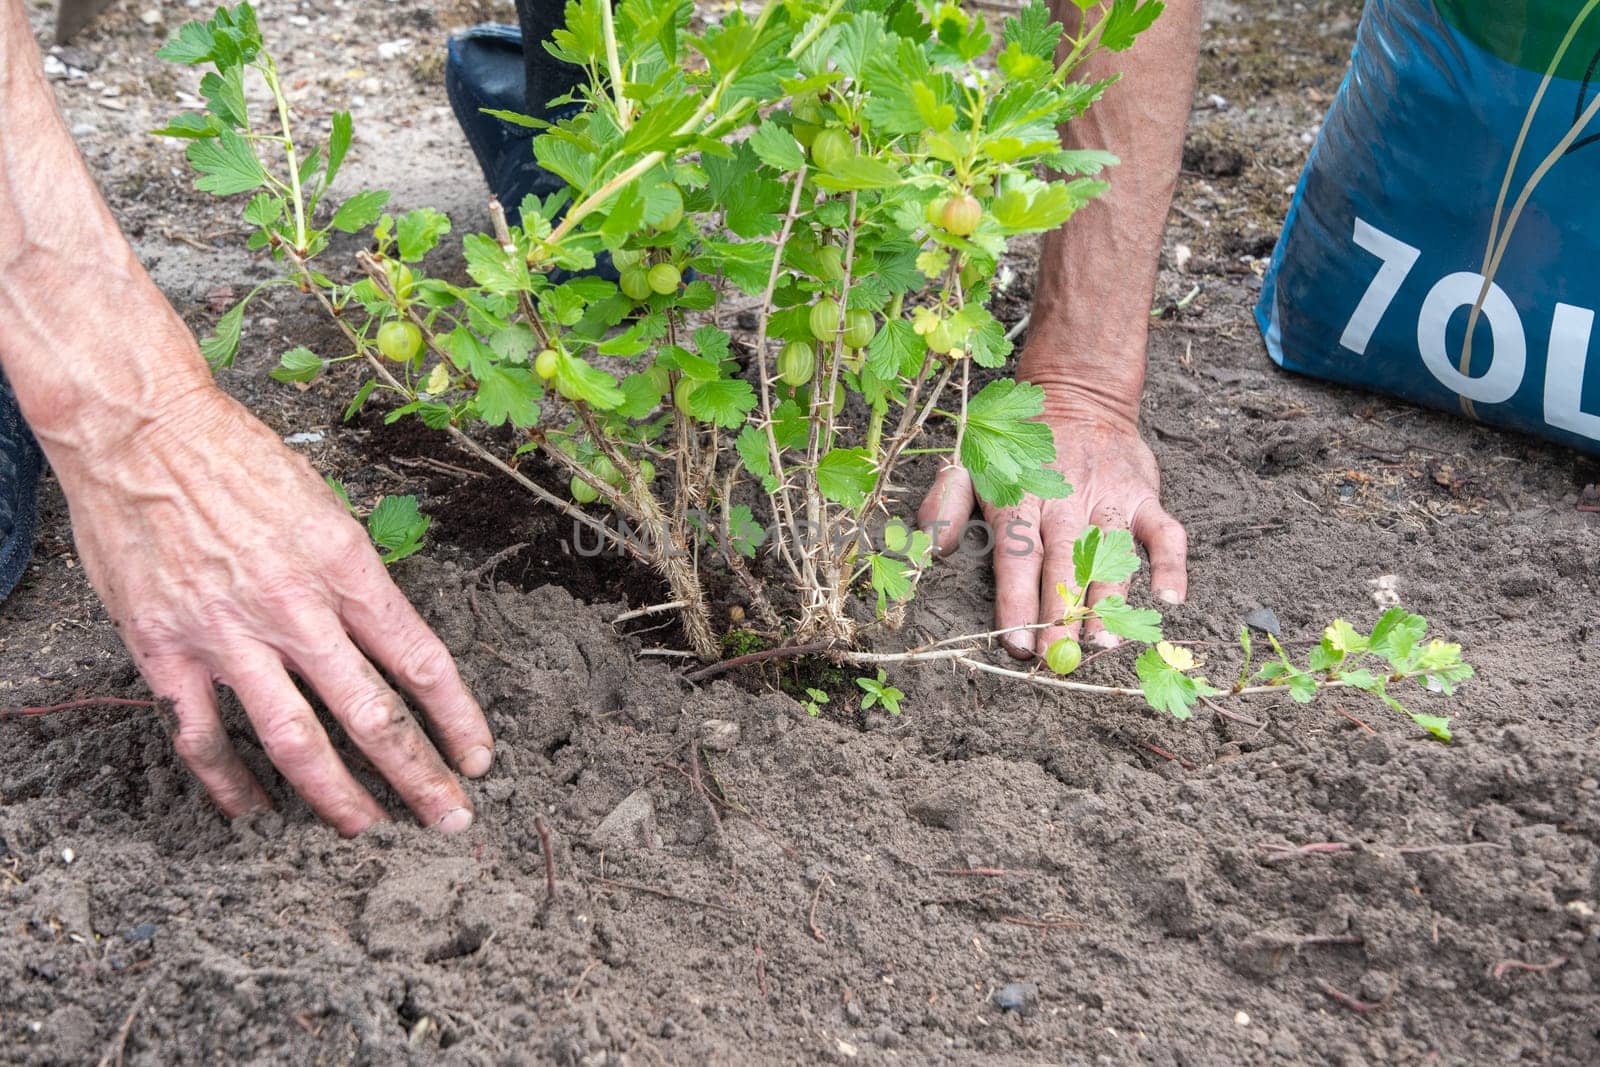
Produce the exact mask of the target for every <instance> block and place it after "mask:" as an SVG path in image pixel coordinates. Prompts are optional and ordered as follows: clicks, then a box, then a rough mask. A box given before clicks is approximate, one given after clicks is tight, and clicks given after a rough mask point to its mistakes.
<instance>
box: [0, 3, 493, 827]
mask: <svg viewBox="0 0 1600 1067" xmlns="http://www.w3.org/2000/svg"><path fill="white" fill-rule="evenodd" d="M0 115H3V116H4V124H5V126H4V130H3V132H0V364H3V366H4V368H5V371H6V375H7V377H9V378H10V380H11V382H12V384H13V386H14V387H15V389H16V393H17V399H18V402H19V404H20V405H21V407H22V411H23V415H24V416H25V417H26V418H27V420H28V422H29V423H30V425H31V426H32V427H33V429H34V431H35V433H36V435H37V436H38V437H39V440H40V443H41V444H42V445H43V447H44V450H45V453H46V455H47V456H48V457H49V459H50V463H51V466H52V467H53V468H54V470H55V472H56V476H57V477H58V478H59V479H60V482H61V486H62V489H63V491H64V492H65V493H66V496H67V501H68V504H69V505H70V507H71V511H72V525H73V535H74V538H75V540H76V542H77V545H78V551H79V554H80V556H81V557H82V559H83V564H84V569H85V571H86V573H87V574H88V576H89V579H90V581H91V582H92V583H93V584H94V587H95V589H96V591H97V592H98V593H99V594H100V596H101V598H102V599H103V600H104V601H105V604H106V608H107V610H108V611H109V612H110V614H111V617H112V619H113V620H115V622H116V624H117V627H118V630H119V632H120V634H121V636H122V639H123V642H124V643H125V644H126V645H127V646H128V651H129V652H130V653H131V654H132V656H133V658H134V662H135V663H136V664H137V665H138V667H139V670H140V671H141V673H143V675H144V677H145V679H146V680H147V681H148V682H149V684H150V687H151V689H152V691H153V692H154V693H155V694H156V695H157V696H158V697H163V698H167V699H170V700H171V701H172V703H173V710H174V712H175V715H176V724H175V734H174V744H175V746H176V748H177V751H178V753H179V755H180V756H182V757H183V759H184V760H185V762H186V763H188V765H189V767H190V768H191V769H192V770H193V771H194V772H195V774H196V775H197V776H198V777H199V778H200V780H201V781H202V782H203V783H204V785H205V786H206V788H207V789H208V790H209V791H210V792H211V794H212V796H213V797H214V798H215V799H216V801H217V803H218V805H219V806H220V807H221V808H222V809H223V811H224V812H226V813H227V814H228V815H238V814H241V813H242V812H245V811H248V810H250V809H252V808H256V807H261V806H263V805H265V804H266V803H267V796H266V794H265V792H264V791H263V790H262V788H261V786H260V784H259V783H258V782H257V781H256V780H255V778H254V777H253V776H252V775H251V773H250V771H249V770H248V769H247V768H246V767H245V765H244V763H243V762H242V761H241V760H240V758H239V756H238V754H237V753H236V752H235V750H234V748H233V744H232V742H231V741H230V740H229V738H228V736H227V734H226V732H225V730H224V728H223V724H222V719H221V717H220V715H219V714H218V710H217V704H216V694H215V690H214V684H215V683H216V682H219V681H220V682H222V683H224V684H226V685H228V686H229V687H230V688H232V689H233V690H234V691H235V693H236V694H237V695H238V697H239V699H240V701H241V703H243V704H244V706H245V710H246V711H247V712H248V714H249V716H250V719H251V722H252V725H253V726H254V727H255V730H256V733H257V734H258V736H259V737H260V739H261V743H262V746H263V748H264V749H265V750H266V752H267V755H268V756H269V757H270V758H271V759H272V761H273V763H274V764H275V765H276V766H277V768H278V770H279V771H280V772H281V773H282V774H283V776H284V777H285V778H286V779H287V780H288V781H289V782H290V784H291V785H293V786H294V788H295V789H296V790H297V791H299V792H300V794H301V795H302V796H303V797H305V799H306V801H307V802H308V803H309V804H310V805H311V807H312V808H313V809H315V810H316V812H317V813H318V814H319V815H320V816H322V817H323V818H324V819H326V820H327V821H328V822H330V823H332V824H333V825H334V826H335V827H336V828H338V829H339V830H340V831H341V832H344V833H355V832H357V831H359V830H361V829H362V828H364V827H366V826H367V825H369V824H370V823H372V822H373V821H375V820H377V819H379V818H382V817H383V811H382V809H381V808H380V807H379V806H378V804H377V803H376V801H374V800H373V798H372V796H371V795H370V794H368V793H367V791H366V790H365V789H363V788H362V787H361V785H360V784H359V783H357V781H356V780H355V778H354V777H353V776H352V775H351V773H350V771H349V770H348V769H347V768H346V767H345V765H344V763H343V762H342V761H341V760H340V759H339V757H338V755H337V753H336V752H335V751H334V749H333V746H332V744H331V743H330V741H329V739H328V737H327V734H326V733H325V731H324V730H323V728H322V726H321V725H320V723H319V722H318V720H317V717H316V716H315V714H313V712H312V709H311V707H310V705H309V704H307V702H306V700H305V698H304V697H303V696H301V695H300V692H299V690H298V689H297V688H296V687H295V685H294V683H293V682H292V680H291V679H290V677H289V672H290V671H293V672H294V673H296V674H299V675H300V676H301V677H302V678H304V679H305V680H306V681H307V682H308V683H310V684H311V686H312V687H313V688H314V689H315V690H316V691H317V693H318V695H319V696H321V697H322V699H323V700H324V701H325V702H326V704H327V705H328V707H329V709H330V710H331V711H332V712H333V713H334V715H335V717H336V718H338V719H339V721H340V723H341V725H342V726H343V728H344V729H345V731H346V732H347V733H348V734H349V735H350V737H351V738H352V740H354V741H355V742H356V743H357V744H358V745H359V746H360V747H361V748H362V750H363V751H364V752H365V753H366V755H367V756H368V758H369V759H371V760H372V762H373V764H374V765H375V766H376V767H377V768H378V769H379V770H380V771H382V772H383V773H384V775H385V777H387V778H388V779H389V781H390V783H391V784H392V785H393V786H394V788H395V789H396V791H397V792H399V793H400V795H401V796H402V797H404V799H405V800H406V801H407V803H409V804H410V805H411V807H412V809H413V810H414V811H415V812H416V813H417V815H418V817H419V818H421V819H422V820H423V822H424V823H426V824H427V825H430V826H438V827H440V828H441V829H446V830H460V829H465V828H466V827H467V826H469V825H470V824H471V822H472V811H471V805H470V803H469V802H468V800H467V797H466V794H465V793H464V792H463V791H462V789H461V786H460V783H459V782H458V781H457V780H456V778H455V776H454V775H452V774H451V773H450V771H449V770H448V769H447V768H446V766H445V764H444V762H443V761H442V760H441V759H440V757H439V753H438V752H437V751H436V750H435V749H434V747H433V744H432V743H431V742H430V741H429V739H428V737H427V735H426V734H424V733H423V731H422V728H421V726H420V725H419V724H418V723H417V722H416V721H415V720H414V719H413V718H412V717H411V714H410V712H409V711H408V710H407V708H406V705H405V702H404V701H403V700H401V699H400V697H399V696H397V695H396V694H395V693H394V691H393V690H391V689H390V688H389V685H388V684H387V683H386V682H385V680H384V678H383V676H382V675H381V674H380V673H379V671H378V667H382V668H384V669H386V670H387V671H388V672H389V674H390V675H391V676H392V677H394V678H395V679H396V681H398V682H399V683H400V684H401V685H402V686H403V687H404V688H405V689H406V690H407V691H408V692H409V693H410V694H411V696H412V697H413V698H415V699H416V701H417V702H418V703H419V704H420V705H421V706H422V707H423V708H424V709H425V710H426V711H427V712H428V717H429V720H430V722H431V725H432V726H433V730H434V734H435V736H436V737H437V738H438V741H439V744H440V747H441V748H442V749H443V750H444V752H445V754H446V755H447V756H448V757H449V759H450V760H451V762H452V763H453V764H454V765H455V766H456V767H457V768H458V769H459V770H461V771H462V772H463V773H467V774H482V773H484V772H486V771H487V770H488V769H489V765H490V762H491V754H490V746H491V745H492V743H493V742H492V740H491V738H490V735H489V729H488V726H487V724H486V723H485V722H484V719H483V715H482V712H480V711H479V709H478V707H477V705H476V703H474V702H473V699H472V697H471V695H470V694H469V693H468V692H467V691H466V688H465V687H464V686H463V685H462V682H461V678H460V676H459V675H458V674H457V672H456V668H455V665H454V663H453V662H451V659H450V656H449V654H448V652H447V651H446V650H445V648H444V646H443V645H442V644H441V643H440V642H439V640H438V638H436V637H435V636H434V635H433V634H432V633H431V632H429V630H428V628H427V626H426V625H425V624H424V623H423V621H422V620H421V618H420V617H419V616H418V615H417V613H416V612H415V610H414V609H413V608H412V607H411V606H410V604H408V603H407V602H406V600H405V598H404V597H403V596H402V595H401V593H400V591H399V590H398V589H397V588H395V586H394V584H393V582H391V581H390V579H389V577H388V575H387V574H386V573H385V571H384V567H383V564H382V563H381V562H380V561H379V559H378V556H377V553H376V552H375V551H374V550H373V548H372V546H371V545H370V544H369V543H368V542H367V540H366V535H365V534H364V532H363V531H362V530H361V528H360V526H359V524H357V523H356V522H355V521H354V520H353V519H351V518H350V516H349V515H348V514H347V513H346V512H345V510H344V508H343V506H342V505H341V504H340V503H339V502H338V501H337V500H336V499H335V498H334V496H333V494H332V493H331V492H330V491H329V490H328V488H327V486H326V485H324V484H323V482H322V479H321V478H319V477H318V476H317V475H316V473H315V472H314V471H312V469H311V467H310V465H309V464H307V463H306V462H305V461H304V460H303V459H302V458H300V457H298V456H296V455H294V454H293V453H292V452H290V451H289V450H288V449H287V448H286V447H284V445H283V443H282V442H281V441H280V440H279V439H278V438H277V436H276V435H275V434H274V433H272V431H271V430H269V429H268V428H267V427H266V426H264V425H262V424H261V423H260V422H259V421H257V420H256V419H255V418H253V417H252V416H251V415H250V414H249V413H248V412H246V411H245V410H244V409H243V408H242V407H240V406H239V405H238V404H237V403H235V402H234V401H233V400H232V399H230V398H229V397H227V396H226V395H225V394H223V393H222V392H221V391H220V390H219V389H217V387H216V386H215V385H214V384H212V382H211V378H210V374H209V372H208V370H207V368H206V366H205V363H204V361H203V360H202V358H201V356H200V352H199V350H198V348H197V346H196V345H195V342H194V338H193V337H192V336H191V335H190V333H189V331H188V329H187V327H186V326H185V325H184V323H183V321H182V320H181V319H180V318H179V316H178V315H177V313H176V312H175V311H174V310H173V309H172V307H171V306H170V305H169V304H168V303H167V301H166V300H165V298H164V297H163V296H162V295H161V293H160V291H159V290H158V289H157V288H156V286H155V284H154V283H153V282H152V281H151V280H150V278H149V276H148V275H147V274H146V273H145V271H144V270H143V268H142V267H141V266H140V265H139V262H138V260H137V258H136V257H135V255H134V253H133V250H132V248H130V247H129V245H128V243H127V241H125V240H124V239H123V237H122V234H121V233H120V232H119V231H118V228H117V225H116V222H115V220H114V219H113V218H112V217H111V213H110V211H109V210H108V209H107V208H106V206H105V204H104V202H103V201H102V200H101V198H100V195H99V193H98V191H97V190H96V188H95V185H94V182H93V179H92V178H91V177H90V175H89V172H88V169H87V168H86V167H85V166H84V163H83V160H82V158H81V157H80V156H79V155H78V152H77V148H76V146H74V145H73V143H72V139H71V138H70V136H69V135H68V133H67V130H66V127H65V126H64V124H63V123H62V121H61V117H60V115H59V114H58V113H57V111H56V107H55V100H54V97H53V95H52V94H51V91H50V87H49V85H48V83H47V82H46V81H45V78H44V75H43V72H42V70H41V66H40V60H39V54H38V51H37V49H36V48H35V46H34V41H33V36H32V34H31V32H30V30H29V27H28V22H27V18H26V16H25V15H24V12H23V6H22V2H21V0H0ZM358 646H359V647H358ZM362 650H365V651H364V652H363V651H362ZM368 656H370V657H371V659H370V661H369V659H368ZM374 664H376V666H375V665H374Z"/></svg>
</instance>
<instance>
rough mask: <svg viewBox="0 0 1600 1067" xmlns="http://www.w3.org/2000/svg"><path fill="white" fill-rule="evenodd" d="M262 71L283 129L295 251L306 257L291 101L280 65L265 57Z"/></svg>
mask: <svg viewBox="0 0 1600 1067" xmlns="http://www.w3.org/2000/svg"><path fill="white" fill-rule="evenodd" d="M263 59H264V62H263V63H262V65H261V67H260V70H261V73H262V75H263V77H264V78H265V80H266V83H267V88H268V89H270V90H271V91H272V102H273V104H274V105H275V106H276V107H277V109H278V123H279V125H281V126H282V128H283V156H284V162H285V163H286V164H287V165H288V168H289V199H290V202H291V203H292V205H293V206H294V251H295V252H296V253H298V254H299V255H302V256H303V255H305V252H306V246H307V245H308V244H309V243H310V242H309V240H308V238H307V233H306V204H305V195H304V193H303V192H302V190H301V189H300V162H299V158H298V156H297V154H296V153H295V148H294V136H293V134H292V133H291V132H290V130H289V100H288V98H287V97H285V96H284V95H283V86H282V85H280V84H279V83H278V65H277V63H275V62H274V61H273V59H272V57H271V56H263Z"/></svg>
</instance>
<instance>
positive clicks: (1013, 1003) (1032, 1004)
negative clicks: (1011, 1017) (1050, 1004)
mask: <svg viewBox="0 0 1600 1067" xmlns="http://www.w3.org/2000/svg"><path fill="white" fill-rule="evenodd" d="M993 1000H994V1003H995V1007H997V1008H999V1009H1000V1010H1001V1011H1014V1012H1016V1013H1017V1014H1018V1015H1032V1014H1033V1012H1034V1009H1035V1008H1037V1007H1038V1006H1039V986H1038V984H1037V983H1034V982H1012V983H1010V984H1009V985H1004V986H1001V987H1000V988H999V989H997V990H995V993H994V997H993Z"/></svg>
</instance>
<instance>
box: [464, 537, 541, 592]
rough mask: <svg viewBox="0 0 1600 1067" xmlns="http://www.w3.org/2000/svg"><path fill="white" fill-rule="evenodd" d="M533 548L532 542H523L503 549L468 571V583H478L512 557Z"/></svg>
mask: <svg viewBox="0 0 1600 1067" xmlns="http://www.w3.org/2000/svg"><path fill="white" fill-rule="evenodd" d="M532 547H533V543H532V542H531V541H522V542H520V543H518V544H515V545H512V546H511V547H510V548H502V549H501V550H500V551H498V552H496V553H495V554H494V555H492V556H490V557H489V558H488V559H486V560H484V561H483V562H482V563H480V564H478V565H477V566H476V567H474V568H472V570H470V571H468V572H467V581H469V582H473V583H476V582H478V581H479V580H480V579H482V578H483V576H484V575H485V574H488V573H489V572H490V571H492V570H494V569H495V568H496V567H497V566H499V565H500V564H502V563H504V562H505V561H506V560H508V559H510V558H511V557H512V556H515V555H516V554H517V553H518V552H521V551H522V550H523V549H525V548H532Z"/></svg>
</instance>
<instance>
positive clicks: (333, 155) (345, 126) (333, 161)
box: [322, 111, 355, 187]
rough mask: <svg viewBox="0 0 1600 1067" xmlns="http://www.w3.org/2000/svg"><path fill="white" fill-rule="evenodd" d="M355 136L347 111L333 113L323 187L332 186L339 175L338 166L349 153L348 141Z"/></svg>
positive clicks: (353, 125) (352, 123)
mask: <svg viewBox="0 0 1600 1067" xmlns="http://www.w3.org/2000/svg"><path fill="white" fill-rule="evenodd" d="M354 135H355V124H354V122H353V120H352V119H351V118H350V112H348V111H335V112H334V113H333V133H331V134H329V136H328V167H327V169H326V170H325V171H323V177H322V184H323V186H324V187H327V186H329V185H332V184H333V179H334V178H335V177H336V176H337V175H338V173H339V166H340V164H342V163H343V162H344V157H345V153H347V152H349V151H350V139H351V138H352V137H353V136H354Z"/></svg>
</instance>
